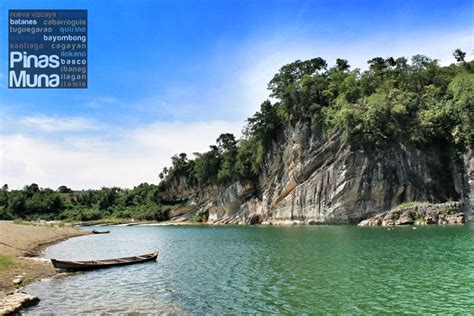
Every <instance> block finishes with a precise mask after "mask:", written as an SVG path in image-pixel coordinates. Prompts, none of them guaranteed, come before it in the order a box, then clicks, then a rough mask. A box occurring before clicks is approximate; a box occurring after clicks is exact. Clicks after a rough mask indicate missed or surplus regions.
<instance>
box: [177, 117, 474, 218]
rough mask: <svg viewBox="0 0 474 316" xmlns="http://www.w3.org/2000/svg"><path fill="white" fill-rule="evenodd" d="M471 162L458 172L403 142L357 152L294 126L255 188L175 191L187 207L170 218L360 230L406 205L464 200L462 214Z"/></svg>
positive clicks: (435, 153) (440, 157) (444, 159)
mask: <svg viewBox="0 0 474 316" xmlns="http://www.w3.org/2000/svg"><path fill="white" fill-rule="evenodd" d="M305 135H307V136H305ZM469 155H470V156H469V159H468V161H469V163H467V164H466V166H465V168H464V169H463V168H462V166H459V164H456V163H454V162H453V161H451V160H450V159H449V158H448V156H447V153H445V152H443V151H442V150H441V149H436V148H432V149H425V150H419V149H415V148H412V147H410V146H408V145H404V144H402V143H397V144H393V145H391V146H386V147H384V148H382V149H360V148H354V147H352V146H351V145H349V144H347V143H346V142H344V141H343V140H342V137H341V136H340V135H335V136H333V137H332V138H331V139H330V140H323V139H322V138H321V137H320V136H319V135H318V134H317V133H312V132H311V131H309V130H308V129H307V128H305V127H303V126H296V127H293V128H290V129H287V130H286V131H285V133H284V138H283V139H281V140H280V141H279V142H278V143H274V144H273V145H272V147H271V148H270V150H269V151H268V152H267V155H266V157H265V162H264V166H263V168H262V169H263V172H262V173H261V176H260V179H259V181H258V184H257V185H256V186H255V185H250V184H241V183H234V184H232V185H230V186H228V187H217V186H215V187H211V188H208V189H206V190H201V191H196V190H189V189H188V190H185V189H181V190H180V189H179V188H178V189H176V188H175V189H174V191H173V195H174V196H175V198H176V196H178V197H179V198H180V199H183V200H186V201H187V206H186V207H184V208H182V209H179V210H176V211H174V212H173V213H171V216H173V217H180V216H184V217H187V218H189V217H191V216H192V214H195V213H196V212H197V213H200V214H205V215H206V218H207V219H208V221H209V222H211V223H232V224H237V223H248V224H255V223H261V222H267V223H306V224H323V223H324V224H325V223H328V224H331V223H358V222H360V221H361V220H363V219H366V218H369V217H372V216H374V215H376V214H379V213H382V212H385V211H388V210H390V209H391V208H393V207H395V206H397V205H398V204H401V203H404V202H410V201H428V202H432V203H440V202H446V201H449V200H462V201H463V202H464V208H465V211H466V210H469V209H470V206H469V203H468V202H469V199H470V200H471V201H472V200H473V194H472V190H471V193H469V188H471V187H472V185H473V179H472V174H473V170H474V168H473V155H472V153H470V154H469ZM469 164H470V165H469ZM469 166H470V168H471V169H470V171H469V170H468V167H469ZM469 172H470V173H469ZM469 176H470V177H471V178H470V180H471V183H470V184H469V183H468V180H469V179H468V177H469ZM181 188H183V187H181ZM469 194H470V195H469Z"/></svg>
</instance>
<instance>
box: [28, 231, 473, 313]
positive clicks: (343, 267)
mask: <svg viewBox="0 0 474 316" xmlns="http://www.w3.org/2000/svg"><path fill="white" fill-rule="evenodd" d="M101 229H104V230H111V233H110V234H103V235H88V236H83V237H78V238H73V239H70V240H67V241H65V242H62V243H60V244H57V245H54V246H52V247H50V248H48V249H47V250H46V252H45V257H46V258H57V259H66V260H71V259H77V260H81V259H83V260H84V259H91V258H94V259H101V258H102V259H107V258H114V257H125V256H130V255H139V254H144V253H148V252H152V251H153V250H155V249H156V250H158V251H159V252H160V255H159V257H158V260H157V261H156V262H150V263H144V264H137V265H131V266H124V267H116V268H111V269H104V270H96V271H90V272H79V273H72V274H68V275H61V276H58V277H55V278H51V279H46V280H43V281H41V282H36V283H34V284H31V285H29V286H28V287H26V289H25V291H26V292H27V293H29V294H33V295H37V296H39V297H40V298H41V302H40V303H39V305H37V306H35V307H31V308H28V309H25V310H23V313H25V314H38V313H41V314H43V313H46V314H49V313H52V314H67V315H70V314H77V313H149V312H153V313H177V314H248V313H278V314H281V313H285V314H288V313H290V314H301V313H336V314H341V313H346V314H347V313H350V314H354V313H371V314H379V313H394V312H398V313H399V312H406V313H416V314H420V313H437V314H438V313H449V314H456V313H457V314H464V313H472V312H473V311H474V223H469V224H466V225H463V226H424V227H417V228H416V229H414V228H413V227H395V228H392V229H390V230H389V229H387V228H383V227H364V228H361V227H357V226H345V225H340V226H293V227H272V226H149V227H136V226H135V227H101Z"/></svg>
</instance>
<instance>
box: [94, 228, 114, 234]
mask: <svg viewBox="0 0 474 316" xmlns="http://www.w3.org/2000/svg"><path fill="white" fill-rule="evenodd" d="M92 233H93V234H109V233H110V230H95V229H94V230H92Z"/></svg>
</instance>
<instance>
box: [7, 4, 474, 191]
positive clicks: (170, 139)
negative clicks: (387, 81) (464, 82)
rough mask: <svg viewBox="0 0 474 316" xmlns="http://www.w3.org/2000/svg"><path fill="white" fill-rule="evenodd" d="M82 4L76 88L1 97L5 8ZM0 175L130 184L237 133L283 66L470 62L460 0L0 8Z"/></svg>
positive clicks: (468, 12) (468, 8) (45, 182)
mask: <svg viewBox="0 0 474 316" xmlns="http://www.w3.org/2000/svg"><path fill="white" fill-rule="evenodd" d="M21 8H24V9H55V8H57V9H88V18H89V39H88V40H89V88H88V89H77V90H75V89H49V90H40V89H21V90H15V89H7V88H6V87H7V73H6V70H7V60H8V58H7V34H6V30H7V23H8V22H7V10H8V9H21ZM0 12H1V15H0V26H1V25H3V26H4V27H0V32H1V33H0V35H1V36H0V106H1V107H0V115H1V121H0V123H1V126H0V133H1V137H2V143H1V157H0V160H1V161H0V162H1V169H0V171H1V174H0V176H1V179H0V182H2V183H8V184H9V185H10V187H12V188H16V187H22V186H23V185H25V184H28V183H32V182H36V183H38V184H40V185H41V186H50V187H53V188H56V187H58V186H59V185H61V184H66V185H68V186H71V187H73V188H77V189H82V188H97V187H101V186H111V185H116V186H122V187H133V186H134V185H138V184H139V183H141V182H145V181H147V182H155V183H156V182H157V181H158V177H157V174H158V173H159V171H160V170H161V168H162V167H163V166H164V165H167V164H169V157H170V156H171V155H172V154H174V153H179V152H183V151H184V152H188V153H192V152H195V151H203V150H206V148H207V146H208V145H209V144H212V143H213V142H214V141H215V139H216V138H217V136H218V135H219V133H221V132H225V131H231V132H234V133H235V134H239V133H240V129H241V127H242V126H243V124H244V121H245V118H246V117H248V116H249V115H251V114H253V113H254V112H255V110H257V109H258V106H259V104H260V103H261V102H262V101H263V100H264V99H265V98H266V97H267V96H268V93H267V91H266V84H267V82H268V81H269V80H270V79H271V77H272V75H273V74H274V73H275V72H276V71H277V70H278V69H279V67H281V66H282V65H284V64H285V63H288V62H291V61H293V60H295V59H306V58H312V57H317V56H321V57H323V58H325V59H327V60H328V63H329V64H332V63H333V62H334V60H335V59H336V58H338V57H342V58H346V59H348V60H349V62H350V64H351V65H353V66H354V67H361V68H364V67H365V64H366V60H368V59H370V58H372V57H375V56H382V57H387V56H411V55H413V54H416V53H423V54H426V55H428V56H430V57H433V58H438V59H440V62H441V63H442V64H449V63H451V62H453V59H452V56H451V52H452V51H453V50H454V49H455V48H462V49H463V50H465V51H467V52H468V55H469V56H470V58H472V55H471V54H472V51H473V46H474V45H473V24H472V23H473V22H472V21H474V2H473V1H289V0H288V1H276V0H275V1H257V0H254V1H230V0H229V1H217V0H215V1H197V0H196V1H171V0H169V1H159V0H156V1H144V0H141V1H132V0H123V1H102V0H101V1H88V0H81V1H68V0H61V1H41V0H30V1H21V0H20V1H9V0H7V1H2V2H1V4H0Z"/></svg>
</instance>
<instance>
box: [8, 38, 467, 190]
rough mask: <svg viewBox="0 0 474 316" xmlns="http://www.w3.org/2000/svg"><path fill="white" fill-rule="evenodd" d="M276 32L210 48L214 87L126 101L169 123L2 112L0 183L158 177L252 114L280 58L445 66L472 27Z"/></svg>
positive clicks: (78, 184)
mask: <svg viewBox="0 0 474 316" xmlns="http://www.w3.org/2000/svg"><path fill="white" fill-rule="evenodd" d="M276 33H278V34H280V35H279V36H278V37H275V38H273V39H272V38H270V39H268V38H252V39H249V41H248V43H247V44H244V45H240V46H239V47H237V48H235V49H232V47H226V48H225V49H224V51H221V52H216V56H215V58H214V60H213V61H212V62H210V65H209V67H208V68H209V69H211V71H210V72H211V73H212V75H213V76H214V77H213V79H212V81H213V82H215V85H214V86H213V87H212V88H209V87H207V88H208V89H202V87H200V86H199V84H200V83H199V80H198V79H196V82H194V83H192V84H191V83H190V84H189V85H183V86H184V87H172V86H170V87H168V88H169V91H170V92H169V93H167V94H165V95H159V96H143V97H142V98H141V99H138V100H136V101H134V102H132V105H131V106H130V108H129V109H130V111H137V112H141V114H143V113H147V112H148V113H150V115H149V116H150V118H149V119H153V117H157V116H158V117H159V116H160V115H162V116H164V117H165V118H166V119H167V120H170V119H171V120H176V121H174V122H167V123H164V122H155V123H150V124H146V125H142V126H139V127H121V126H110V125H106V124H102V122H100V121H95V120H90V119H88V118H83V117H66V118H61V117H46V116H29V117H24V118H22V119H14V118H13V119H12V118H7V117H3V118H2V120H3V122H4V123H5V122H7V123H8V124H10V125H12V126H13V123H15V124H16V126H14V127H16V128H13V129H9V134H8V135H2V136H1V145H0V153H1V155H0V163H1V168H0V183H8V184H9V185H10V187H12V188H15V187H16V188H17V187H22V186H23V185H25V184H29V183H32V182H37V183H38V184H40V185H41V186H50V187H53V188H57V187H58V186H59V185H62V184H65V185H68V186H71V187H73V188H76V189H81V188H91V187H92V188H98V187H101V186H121V187H133V186H134V185H137V184H139V183H141V182H154V183H156V182H157V181H158V177H157V175H158V173H159V172H160V170H161V168H162V167H163V166H166V165H169V163H170V160H169V158H170V157H171V156H172V155H173V154H176V153H180V152H187V153H188V154H191V153H192V152H195V151H204V150H207V148H208V146H209V145H210V144H213V143H214V142H215V139H216V138H217V137H218V135H219V134H220V133H222V132H232V133H234V134H236V135H240V130H241V127H242V126H243V124H244V122H243V118H245V117H247V116H249V115H252V114H253V113H254V112H255V110H257V109H258V106H259V104H260V103H261V102H262V101H263V100H265V99H266V98H267V97H268V91H267V90H266V86H267V84H268V82H269V81H270V79H271V78H272V76H273V75H274V74H275V73H276V72H277V71H278V69H279V68H280V67H281V66H282V65H284V64H286V63H289V62H292V61H294V60H296V59H308V58H313V57H318V56H320V57H322V58H324V59H326V60H327V61H328V63H329V64H333V63H334V62H335V59H336V58H346V59H348V60H349V62H350V64H351V65H352V67H353V68H355V67H360V68H366V61H367V60H368V59H370V58H372V57H376V56H382V57H388V56H394V57H398V56H406V57H410V56H411V55H414V54H418V53H421V54H425V55H427V56H429V57H432V58H437V59H440V62H441V64H443V65H447V64H450V63H451V62H454V60H453V58H452V51H453V50H454V49H456V48H461V49H463V50H464V51H466V52H472V51H473V40H472V31H471V30H470V29H468V30H461V31H453V30H444V31H442V32H434V31H433V32H432V33H416V32H413V33H411V34H403V36H395V35H393V36H392V35H390V34H384V35H383V36H377V35H374V36H373V37H372V38H366V39H364V40H363V41H361V40H354V41H346V42H335V41H334V42H327V41H323V40H320V39H318V38H316V37H315V38H311V37H308V36H306V37H304V36H300V35H299V34H291V32H290V33H284V32H276ZM281 34H285V35H281ZM230 51H232V52H233V53H229V52H230ZM224 56H225V57H224ZM206 75H208V74H206ZM198 92H199V93H198ZM106 105H107V106H110V105H118V106H123V102H122V101H121V100H117V99H115V98H114V97H100V98H96V99H94V100H91V101H90V102H89V103H88V104H87V106H89V107H95V108H98V107H103V106H106ZM2 106H3V105H2ZM216 113H217V114H216ZM131 115H133V113H131ZM221 118H229V119H226V120H219V119H221ZM183 120H186V121H187V122H186V123H183V122H182V121H183ZM12 122H13V123H12ZM17 125H21V126H20V127H22V128H19V127H18V126H17ZM6 130H7V129H5V130H4V131H5V132H6ZM20 131H21V132H24V133H21V132H20ZM67 132H70V133H69V135H68V136H67V137H65V136H64V134H68V133H67ZM84 132H85V133H84ZM71 133H73V134H72V135H71ZM86 133H87V134H89V135H88V136H86V135H85V134H86ZM90 134H93V135H94V136H90Z"/></svg>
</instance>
